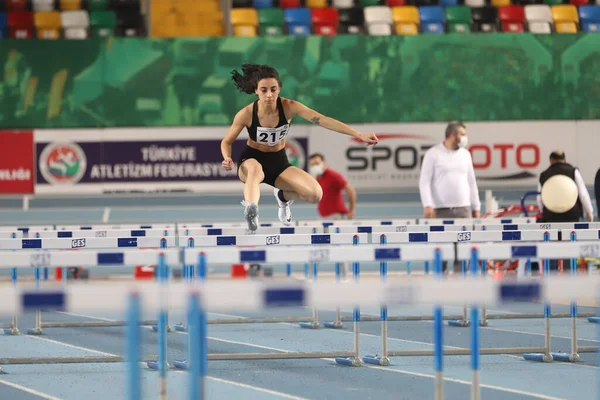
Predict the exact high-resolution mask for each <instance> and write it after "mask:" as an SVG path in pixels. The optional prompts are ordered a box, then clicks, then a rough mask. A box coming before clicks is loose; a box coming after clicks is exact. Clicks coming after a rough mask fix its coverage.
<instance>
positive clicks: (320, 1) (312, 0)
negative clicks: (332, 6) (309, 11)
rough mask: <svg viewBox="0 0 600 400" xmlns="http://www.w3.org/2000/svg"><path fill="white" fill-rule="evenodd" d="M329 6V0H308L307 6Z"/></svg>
mask: <svg viewBox="0 0 600 400" xmlns="http://www.w3.org/2000/svg"><path fill="white" fill-rule="evenodd" d="M328 6H329V4H327V0H306V7H308V8H326V7H328Z"/></svg>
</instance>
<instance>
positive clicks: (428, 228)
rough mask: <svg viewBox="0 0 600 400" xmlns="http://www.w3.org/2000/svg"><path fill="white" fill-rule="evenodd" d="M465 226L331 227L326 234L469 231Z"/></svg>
mask: <svg viewBox="0 0 600 400" xmlns="http://www.w3.org/2000/svg"><path fill="white" fill-rule="evenodd" d="M471 228H472V227H470V226H465V225H356V226H354V225H332V226H329V227H327V229H328V232H330V233H332V232H338V231H339V232H340V233H388V232H446V231H451V232H455V231H461V230H471Z"/></svg>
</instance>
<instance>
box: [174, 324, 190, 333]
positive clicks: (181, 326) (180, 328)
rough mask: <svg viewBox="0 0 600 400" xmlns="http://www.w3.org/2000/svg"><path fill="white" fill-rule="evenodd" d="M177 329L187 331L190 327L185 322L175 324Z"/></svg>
mask: <svg viewBox="0 0 600 400" xmlns="http://www.w3.org/2000/svg"><path fill="white" fill-rule="evenodd" d="M175 330H176V331H177V332H187V331H188V327H187V326H186V325H184V324H177V325H175Z"/></svg>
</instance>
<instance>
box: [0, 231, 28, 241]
mask: <svg viewBox="0 0 600 400" xmlns="http://www.w3.org/2000/svg"><path fill="white" fill-rule="evenodd" d="M23 237H24V234H23V232H22V231H0V239H20V238H23Z"/></svg>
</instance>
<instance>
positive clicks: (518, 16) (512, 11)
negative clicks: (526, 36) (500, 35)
mask: <svg viewBox="0 0 600 400" xmlns="http://www.w3.org/2000/svg"><path fill="white" fill-rule="evenodd" d="M498 19H499V20H500V22H501V23H502V31H503V32H511V33H521V32H524V31H525V27H524V23H525V9H524V8H523V6H514V5H513V6H502V7H498Z"/></svg>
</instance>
